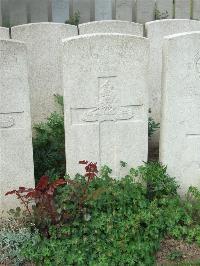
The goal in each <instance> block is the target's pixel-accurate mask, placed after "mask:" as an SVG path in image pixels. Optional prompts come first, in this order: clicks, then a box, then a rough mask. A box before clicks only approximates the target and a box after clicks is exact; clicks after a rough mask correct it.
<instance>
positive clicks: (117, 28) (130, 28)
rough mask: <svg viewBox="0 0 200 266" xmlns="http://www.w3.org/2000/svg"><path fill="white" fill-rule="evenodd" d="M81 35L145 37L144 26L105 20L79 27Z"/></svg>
mask: <svg viewBox="0 0 200 266" xmlns="http://www.w3.org/2000/svg"><path fill="white" fill-rule="evenodd" d="M79 32H80V34H81V35H82V34H91V33H122V34H132V35H137V36H143V25H142V24H139V23H134V22H128V21H119V20H118V21H117V20H104V21H95V22H89V23H84V24H80V25H79Z"/></svg>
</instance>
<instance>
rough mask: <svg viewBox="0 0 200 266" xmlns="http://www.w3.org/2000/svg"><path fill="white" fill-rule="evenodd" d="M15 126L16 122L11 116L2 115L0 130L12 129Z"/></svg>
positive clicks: (0, 116)
mask: <svg viewBox="0 0 200 266" xmlns="http://www.w3.org/2000/svg"><path fill="white" fill-rule="evenodd" d="M14 125H15V120H14V118H13V117H12V116H11V115H7V114H0V128H10V127H13V126H14Z"/></svg>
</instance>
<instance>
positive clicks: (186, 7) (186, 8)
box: [175, 0, 190, 18]
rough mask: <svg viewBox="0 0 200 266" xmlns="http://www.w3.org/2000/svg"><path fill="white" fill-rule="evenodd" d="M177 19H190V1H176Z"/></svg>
mask: <svg viewBox="0 0 200 266" xmlns="http://www.w3.org/2000/svg"><path fill="white" fill-rule="evenodd" d="M175 18H190V0H176V2H175Z"/></svg>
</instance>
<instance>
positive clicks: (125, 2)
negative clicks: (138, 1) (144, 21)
mask: <svg viewBox="0 0 200 266" xmlns="http://www.w3.org/2000/svg"><path fill="white" fill-rule="evenodd" d="M134 8H135V4H134V2H133V0H116V19H118V20H125V21H133V20H134V18H133V14H134V11H135V10H134Z"/></svg>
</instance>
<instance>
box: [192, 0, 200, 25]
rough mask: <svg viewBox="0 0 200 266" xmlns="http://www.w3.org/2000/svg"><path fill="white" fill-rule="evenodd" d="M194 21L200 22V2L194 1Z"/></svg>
mask: <svg viewBox="0 0 200 266" xmlns="http://www.w3.org/2000/svg"><path fill="white" fill-rule="evenodd" d="M192 17H193V19H198V20H200V1H199V0H193V16H192Z"/></svg>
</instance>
